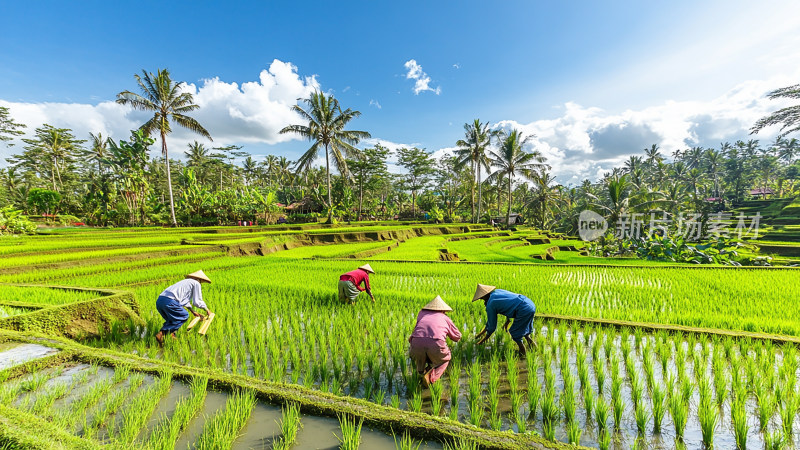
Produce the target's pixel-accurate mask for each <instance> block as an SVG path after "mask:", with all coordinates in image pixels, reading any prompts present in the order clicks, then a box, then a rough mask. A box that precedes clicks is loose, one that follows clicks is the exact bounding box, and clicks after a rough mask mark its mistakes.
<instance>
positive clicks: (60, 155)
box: [9, 124, 86, 193]
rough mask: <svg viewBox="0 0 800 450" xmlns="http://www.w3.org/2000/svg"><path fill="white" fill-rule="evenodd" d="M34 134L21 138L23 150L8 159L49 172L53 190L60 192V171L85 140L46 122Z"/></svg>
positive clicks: (73, 158) (61, 186) (14, 162)
mask: <svg viewBox="0 0 800 450" xmlns="http://www.w3.org/2000/svg"><path fill="white" fill-rule="evenodd" d="M34 136H35V137H34V138H33V139H23V140H22V141H23V142H25V144H26V145H25V151H24V152H23V154H22V155H21V156H15V157H12V158H11V159H9V161H11V162H12V164H21V165H23V166H27V167H28V168H29V169H31V170H33V171H35V172H39V173H48V172H49V178H50V181H51V184H52V188H53V190H54V191H57V192H59V193H60V192H61V189H62V188H63V186H64V182H63V178H62V173H64V172H65V170H66V169H67V168H68V167H69V166H70V165H71V164H72V163H73V162H74V161H75V156H76V155H77V154H78V153H80V152H82V151H83V148H82V147H81V145H82V144H83V143H84V142H86V141H85V140H82V139H77V138H76V137H75V136H74V135H73V134H72V130H69V129H67V128H56V127H54V126H52V125H48V124H45V125H44V126H42V127H40V128H37V129H36V130H35V131H34Z"/></svg>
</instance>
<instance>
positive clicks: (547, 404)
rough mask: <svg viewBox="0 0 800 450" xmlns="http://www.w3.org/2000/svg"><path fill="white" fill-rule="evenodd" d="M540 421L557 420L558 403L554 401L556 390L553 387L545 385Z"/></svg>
mask: <svg viewBox="0 0 800 450" xmlns="http://www.w3.org/2000/svg"><path fill="white" fill-rule="evenodd" d="M541 408H542V421H544V422H555V421H556V420H558V414H559V411H558V404H557V403H556V391H555V388H554V387H545V391H544V395H543V396H542V405H541Z"/></svg>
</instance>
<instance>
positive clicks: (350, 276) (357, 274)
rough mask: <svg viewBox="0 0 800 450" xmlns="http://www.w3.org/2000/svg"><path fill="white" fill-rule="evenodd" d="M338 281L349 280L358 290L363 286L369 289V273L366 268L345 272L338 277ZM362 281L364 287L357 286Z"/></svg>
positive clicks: (361, 289)
mask: <svg viewBox="0 0 800 450" xmlns="http://www.w3.org/2000/svg"><path fill="white" fill-rule="evenodd" d="M339 281H349V282H351V283H353V284H355V285H356V289H358V290H359V291H363V290H364V289H365V288H366V289H367V290H369V273H367V271H366V270H361V269H356V270H351V271H350V272H347V273H346V274H344V275H342V276H340V277H339ZM362 281H363V282H364V287H363V288H362V287H361V286H359V285H360V284H361V282H362Z"/></svg>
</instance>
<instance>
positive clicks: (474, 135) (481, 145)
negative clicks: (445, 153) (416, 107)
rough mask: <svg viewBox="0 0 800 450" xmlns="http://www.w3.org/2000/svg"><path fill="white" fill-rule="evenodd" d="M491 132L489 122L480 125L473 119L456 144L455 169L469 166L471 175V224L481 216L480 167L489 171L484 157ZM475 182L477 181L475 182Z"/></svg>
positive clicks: (465, 127)
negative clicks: (476, 212) (476, 189)
mask: <svg viewBox="0 0 800 450" xmlns="http://www.w3.org/2000/svg"><path fill="white" fill-rule="evenodd" d="M492 134H493V133H492V132H490V131H489V122H486V123H481V121H480V120H478V119H475V120H474V121H473V122H472V123H471V124H469V123H465V124H464V139H459V140H458V142H456V145H458V147H459V148H458V149H457V150H456V152H455V154H456V169H461V168H462V167H464V166H466V165H467V163H469V164H470V173H471V175H472V184H471V186H470V190H471V197H470V198H471V207H472V219H473V222H477V221H478V220H480V216H481V203H482V202H481V167H484V168H485V169H486V171H487V172H488V171H489V159H488V158H487V157H486V148H487V147H488V146H489V144H490V143H491V141H492ZM476 180H477V181H476ZM475 184H477V185H478V215H477V216H476V215H475Z"/></svg>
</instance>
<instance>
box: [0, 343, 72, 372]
mask: <svg viewBox="0 0 800 450" xmlns="http://www.w3.org/2000/svg"><path fill="white" fill-rule="evenodd" d="M58 352H59V350H56V349H54V348H50V347H45V346H44V345H38V344H19V345H13V344H12V346H9V347H6V348H5V349H0V370H3V369H8V368H9V367H14V366H18V365H20V364H23V363H26V362H28V361H32V360H34V359H39V358H44V357H45V356H48V355H52V354H55V353H58Z"/></svg>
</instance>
